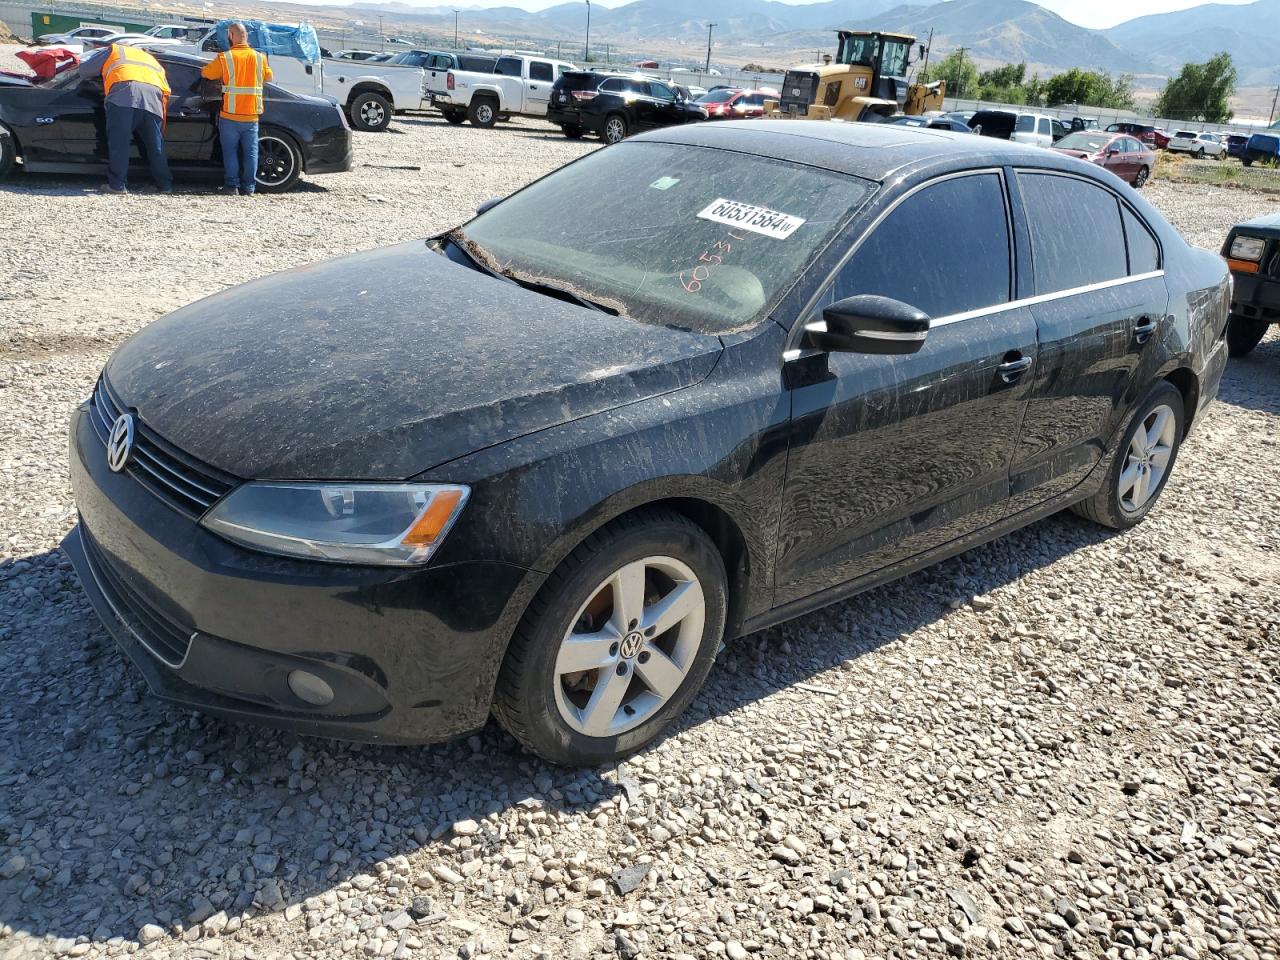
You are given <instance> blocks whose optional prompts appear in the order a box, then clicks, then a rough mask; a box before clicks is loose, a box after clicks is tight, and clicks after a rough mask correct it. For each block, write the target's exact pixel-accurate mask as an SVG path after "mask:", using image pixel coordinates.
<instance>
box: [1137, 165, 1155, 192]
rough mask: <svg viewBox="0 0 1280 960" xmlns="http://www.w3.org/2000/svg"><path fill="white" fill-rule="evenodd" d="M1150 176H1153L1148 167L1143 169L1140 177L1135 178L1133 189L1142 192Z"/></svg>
mask: <svg viewBox="0 0 1280 960" xmlns="http://www.w3.org/2000/svg"><path fill="white" fill-rule="evenodd" d="M1150 176H1151V171H1150V170H1148V169H1147V168H1146V167H1143V168H1142V169H1141V170H1139V171H1138V175H1137V176H1136V177H1134V178H1133V188H1134V189H1135V190H1141V189H1142V185H1143V184H1144V183H1146V182H1147V178H1148V177H1150Z"/></svg>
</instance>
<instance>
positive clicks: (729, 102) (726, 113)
mask: <svg viewBox="0 0 1280 960" xmlns="http://www.w3.org/2000/svg"><path fill="white" fill-rule="evenodd" d="M767 96H768V93H766V92H765V91H764V90H712V91H711V92H710V93H704V94H703V95H702V96H700V97H699V98H698V99H697V100H695V101H694V102H695V103H697V105H698V106H700V107H702V108H704V109H705V110H706V111H707V119H708V120H745V119H748V118H750V117H763V116H764V101H765V98H766V97H767ZM774 97H775V99H776V97H777V95H776V94H775V95H774Z"/></svg>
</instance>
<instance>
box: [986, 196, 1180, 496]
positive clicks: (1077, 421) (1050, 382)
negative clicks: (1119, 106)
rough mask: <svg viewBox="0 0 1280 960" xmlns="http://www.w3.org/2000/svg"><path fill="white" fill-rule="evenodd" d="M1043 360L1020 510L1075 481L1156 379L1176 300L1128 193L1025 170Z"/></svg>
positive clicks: (1029, 417)
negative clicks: (1142, 385)
mask: <svg viewBox="0 0 1280 960" xmlns="http://www.w3.org/2000/svg"><path fill="white" fill-rule="evenodd" d="M1017 182H1018V188H1019V191H1020V192H1021V195H1022V199H1023V205H1024V207H1025V209H1026V211H1027V220H1028V222H1029V225H1030V229H1029V234H1030V240H1031V255H1032V262H1033V267H1034V273H1035V295H1036V297H1037V300H1038V302H1036V303H1035V304H1034V306H1033V307H1032V312H1033V314H1034V315H1035V320H1036V326H1037V329H1038V331H1039V337H1040V358H1039V362H1038V363H1037V364H1036V371H1035V376H1034V377H1033V378H1032V380H1033V382H1032V388H1031V397H1030V400H1029V402H1028V404H1027V413H1026V416H1025V417H1024V418H1023V428H1022V436H1021V437H1020V439H1019V441H1018V448H1017V451H1016V453H1015V454H1014V459H1013V466H1012V470H1011V483H1012V488H1013V495H1014V506H1015V507H1017V508H1022V507H1030V506H1033V505H1035V504H1036V503H1039V502H1043V501H1045V500H1049V499H1050V498H1052V497H1054V496H1057V495H1058V494H1062V493H1065V492H1067V491H1069V490H1071V489H1072V488H1073V487H1075V486H1077V485H1078V484H1079V483H1080V482H1081V481H1082V480H1084V478H1085V477H1087V476H1088V475H1089V473H1090V471H1092V470H1093V468H1094V467H1095V466H1096V465H1097V463H1098V461H1099V460H1100V459H1101V458H1102V456H1103V454H1104V453H1105V451H1106V449H1107V447H1108V445H1109V443H1110V442H1111V439H1112V435H1113V434H1114V433H1115V431H1116V430H1117V428H1118V427H1119V425H1120V424H1119V420H1118V418H1119V416H1120V412H1121V411H1122V410H1123V409H1124V407H1125V405H1126V404H1127V403H1129V402H1131V401H1132V398H1131V397H1130V393H1131V391H1132V390H1133V389H1135V384H1136V383H1139V382H1147V381H1148V380H1149V379H1151V378H1152V377H1153V376H1154V373H1155V371H1154V370H1149V369H1147V367H1148V366H1149V365H1150V364H1151V363H1154V362H1156V356H1155V354H1154V353H1153V352H1152V351H1151V350H1150V349H1149V345H1152V344H1157V343H1158V342H1159V337H1160V327H1161V324H1162V322H1163V320H1164V317H1165V314H1166V312H1167V308H1168V304H1169V294H1168V291H1167V290H1166V288H1165V283H1164V273H1163V271H1162V270H1161V268H1160V250H1159V245H1158V244H1157V242H1156V239H1155V237H1154V236H1153V235H1152V233H1151V231H1150V230H1149V229H1148V228H1147V227H1146V226H1145V224H1143V223H1142V221H1141V220H1140V219H1139V218H1138V216H1137V215H1136V214H1135V213H1134V212H1133V211H1132V210H1131V209H1129V207H1128V206H1127V205H1126V204H1124V203H1123V202H1122V201H1121V200H1120V198H1119V196H1118V195H1117V194H1115V193H1112V192H1111V191H1110V190H1108V189H1106V188H1104V187H1103V186H1102V185H1101V184H1098V183H1095V182H1094V181H1092V180H1086V179H1084V178H1077V177H1073V176H1063V175H1059V174H1051V173H1045V172H1031V171H1021V172H1020V173H1019V174H1018V176H1017Z"/></svg>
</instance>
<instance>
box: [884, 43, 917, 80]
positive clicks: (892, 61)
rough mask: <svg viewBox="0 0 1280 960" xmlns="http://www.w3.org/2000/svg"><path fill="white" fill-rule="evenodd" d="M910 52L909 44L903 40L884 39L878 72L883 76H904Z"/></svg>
mask: <svg viewBox="0 0 1280 960" xmlns="http://www.w3.org/2000/svg"><path fill="white" fill-rule="evenodd" d="M910 54H911V44H909V43H907V42H905V41H903V40H886V41H885V42H884V54H883V55H882V56H881V58H880V74H881V75H882V76H885V77H905V76H906V75H907V58H908V57H909V56H910Z"/></svg>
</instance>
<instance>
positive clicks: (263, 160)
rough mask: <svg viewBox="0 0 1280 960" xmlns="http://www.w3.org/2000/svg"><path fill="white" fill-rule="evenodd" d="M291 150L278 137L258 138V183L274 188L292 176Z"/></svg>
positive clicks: (293, 161)
mask: <svg viewBox="0 0 1280 960" xmlns="http://www.w3.org/2000/svg"><path fill="white" fill-rule="evenodd" d="M295 163H296V161H295V160H294V156H293V150H292V149H290V147H289V145H288V144H287V143H285V142H284V141H283V140H281V139H280V138H279V137H273V136H263V137H259V138H258V183H260V184H261V185H262V186H264V187H274V186H276V185H278V184H281V183H285V182H286V181H288V179H289V178H290V177H292V176H293V168H294V164H295Z"/></svg>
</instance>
